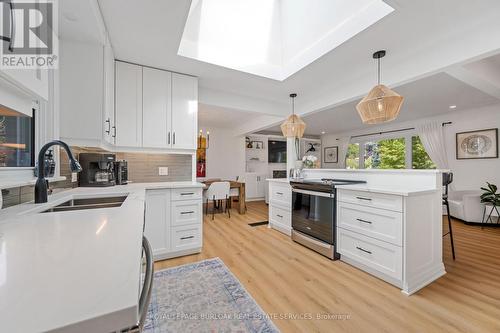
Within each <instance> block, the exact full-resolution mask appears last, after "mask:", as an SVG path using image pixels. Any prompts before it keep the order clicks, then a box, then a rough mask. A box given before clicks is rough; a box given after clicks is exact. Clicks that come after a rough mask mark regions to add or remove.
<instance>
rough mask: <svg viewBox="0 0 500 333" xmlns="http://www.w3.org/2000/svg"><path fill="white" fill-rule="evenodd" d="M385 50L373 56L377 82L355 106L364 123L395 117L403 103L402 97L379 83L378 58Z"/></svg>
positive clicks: (387, 120)
mask: <svg viewBox="0 0 500 333" xmlns="http://www.w3.org/2000/svg"><path fill="white" fill-rule="evenodd" d="M384 56H385V51H384V50H382V51H377V52H375V53H374V54H373V58H374V59H377V60H378V84H377V86H375V87H374V88H373V89H372V90H371V91H370V92H369V93H368V95H367V96H366V97H365V98H363V99H362V100H361V102H359V104H358V105H357V106H356V109H357V110H358V113H359V116H360V117H361V120H362V121H363V123H365V124H380V123H385V122H389V121H392V120H394V119H396V118H397V117H398V115H399V111H400V110H401V106H402V105H403V100H404V97H403V96H401V95H398V94H397V93H396V92H395V91H393V90H391V89H389V88H388V87H386V86H384V85H383V84H380V59H381V58H383V57H384Z"/></svg>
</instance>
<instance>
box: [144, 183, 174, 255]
mask: <svg viewBox="0 0 500 333" xmlns="http://www.w3.org/2000/svg"><path fill="white" fill-rule="evenodd" d="M170 210H171V207H170V190H168V189H166V190H148V191H147V192H146V223H145V228H144V234H145V236H146V238H147V239H148V240H149V243H150V244H151V248H152V249H153V255H154V256H160V255H162V254H163V253H168V252H169V251H170V248H171V245H170V244H171V243H170V234H169V233H170Z"/></svg>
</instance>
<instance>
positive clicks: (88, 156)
mask: <svg viewBox="0 0 500 333" xmlns="http://www.w3.org/2000/svg"><path fill="white" fill-rule="evenodd" d="M78 160H79V161H80V165H81V166H82V168H83V171H82V172H80V174H79V179H78V185H79V186H81V187H96V186H99V187H105V186H114V185H115V184H116V182H115V172H114V164H115V161H116V157H115V154H99V153H80V154H79V156H78Z"/></svg>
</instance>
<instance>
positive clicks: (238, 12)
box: [178, 0, 394, 81]
mask: <svg viewBox="0 0 500 333" xmlns="http://www.w3.org/2000/svg"><path fill="white" fill-rule="evenodd" d="M393 10H394V9H393V8H392V7H390V6H389V5H387V4H386V3H384V2H383V1H382V0H356V1H353V0H193V1H192V2H191V8H190V10H189V15H188V18H187V21H186V25H185V27H184V33H183V35H182V39H181V43H180V46H179V51H178V54H179V55H181V56H185V57H188V58H192V59H196V60H200V61H203V62H208V63H211V64H215V65H219V66H223V67H227V68H231V69H235V70H239V71H243V72H247V73H251V74H255V75H259V76H263V77H267V78H271V79H274V80H279V81H283V80H285V79H286V78H287V77H289V76H290V75H292V74H294V73H296V72H298V71H299V70H301V69H302V68H304V67H305V66H307V65H309V64H310V63H312V62H313V61H314V60H316V59H318V58H319V57H321V56H323V55H324V54H325V53H327V52H329V51H331V50H333V49H335V48H336V47H337V46H339V45H340V44H342V43H344V42H345V41H347V40H349V39H350V38H352V37H353V36H355V35H356V34H358V33H359V32H361V31H363V30H364V29H366V28H368V27H369V26H371V25H372V24H374V23H375V22H377V21H379V20H380V19H382V18H383V17H385V16H386V15H388V14H389V13H391V12H392V11H393Z"/></svg>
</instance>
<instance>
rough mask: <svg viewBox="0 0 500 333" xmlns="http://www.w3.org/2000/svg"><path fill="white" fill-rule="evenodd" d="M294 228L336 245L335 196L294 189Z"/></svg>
mask: <svg viewBox="0 0 500 333" xmlns="http://www.w3.org/2000/svg"><path fill="white" fill-rule="evenodd" d="M292 228H293V229H294V230H297V231H300V232H302V233H304V234H306V235H309V236H312V237H314V238H317V239H319V240H321V241H323V242H326V243H328V244H334V231H335V230H334V228H335V194H334V193H322V192H312V191H307V190H301V189H293V191H292Z"/></svg>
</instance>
